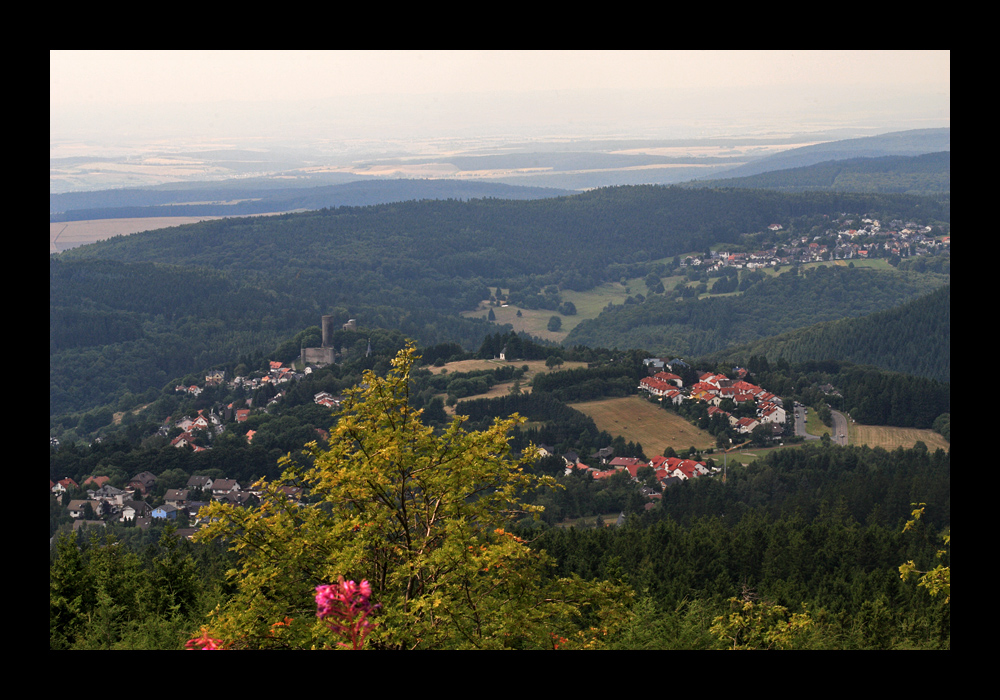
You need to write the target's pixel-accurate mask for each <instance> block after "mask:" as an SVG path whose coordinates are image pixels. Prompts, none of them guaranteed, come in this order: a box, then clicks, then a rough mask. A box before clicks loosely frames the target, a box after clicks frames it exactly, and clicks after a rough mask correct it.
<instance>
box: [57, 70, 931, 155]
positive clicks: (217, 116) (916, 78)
mask: <svg viewBox="0 0 1000 700" xmlns="http://www.w3.org/2000/svg"><path fill="white" fill-rule="evenodd" d="M950 73H951V58H950V52H949V51H52V52H50V66H49V97H50V137H51V138H52V139H60V138H67V137H73V136H74V135H75V136H80V135H81V134H85V133H98V132H100V131H101V130H102V128H103V129H105V130H106V132H107V135H111V134H114V133H123V131H122V130H123V129H124V130H125V131H128V132H135V133H137V132H138V131H139V130H140V129H145V131H146V132H148V133H146V134H145V135H146V136H152V135H154V134H155V132H156V130H157V129H161V130H164V135H165V136H166V137H170V136H181V135H183V136H185V137H197V136H198V135H209V134H211V135H214V136H219V135H221V134H224V133H225V132H226V130H227V129H230V130H232V131H233V132H234V134H235V133H236V132H240V133H241V134H252V133H255V132H259V133H261V134H273V133H277V132H278V131H280V130H281V129H288V130H298V131H301V132H303V133H306V132H308V131H309V129H319V130H320V131H323V130H325V132H324V133H325V135H326V136H330V135H331V133H339V132H340V131H341V130H342V131H343V132H344V134H345V136H352V137H357V136H360V135H365V136H377V135H379V134H382V135H384V136H386V137H392V136H394V135H396V134H394V133H392V132H394V131H397V132H398V133H399V134H403V133H408V132H409V131H412V130H416V129H419V130H423V131H427V132H428V133H430V132H431V131H434V130H437V131H439V132H440V135H447V134H448V133H449V130H450V129H457V130H463V129H464V130H470V129H473V128H474V127H478V128H479V129H480V130H481V131H482V132H483V133H484V134H485V133H486V132H488V131H489V130H490V129H505V128H506V129H513V130H526V131H530V130H531V129H532V128H534V129H537V130H540V131H552V129H557V130H558V129H559V128H561V127H563V126H564V127H565V128H566V129H567V130H569V131H573V130H574V129H577V130H581V131H587V130H589V131H592V132H599V131H601V130H605V131H606V130H608V129H611V130H615V127H616V126H617V127H620V128H619V130H623V131H627V130H628V129H629V128H653V127H655V126H656V123H657V120H658V117H659V116H661V115H662V116H663V123H664V124H665V123H667V122H671V120H672V122H674V123H677V124H680V123H681V122H682V121H684V120H688V121H689V122H695V121H698V120H705V119H708V120H710V121H711V120H717V121H718V123H720V124H721V123H723V122H724V121H725V120H726V119H734V118H737V116H738V115H737V114H736V113H737V112H740V111H744V112H745V113H746V114H749V115H757V117H758V118H762V117H766V115H767V113H768V112H769V111H771V110H773V111H774V112H775V115H776V118H777V115H778V114H784V115H785V116H786V117H787V116H788V115H790V114H794V115H802V117H801V118H803V119H806V120H810V119H813V120H819V121H816V123H817V124H818V123H820V121H822V120H823V119H825V118H829V117H831V116H832V115H833V113H834V112H836V114H837V115H838V116H836V118H835V119H840V118H841V117H840V116H839V115H840V114H844V115H847V116H845V117H844V118H846V119H850V118H854V119H856V120H860V121H863V120H864V119H876V118H877V119H881V120H884V121H885V122H886V124H890V123H891V122H892V119H893V118H895V117H893V116H892V115H894V114H898V115H899V118H900V119H905V118H907V114H909V115H910V116H911V118H912V114H913V109H914V106H915V105H917V106H920V109H921V115H920V116H919V117H917V119H923V120H928V119H929V120H932V121H937V122H940V121H941V120H944V121H945V123H943V124H942V123H933V124H931V123H928V124H926V125H927V126H943V125H948V124H947V120H948V119H949V118H950V99H951V78H950ZM624 95H630V97H623V96H624ZM238 103H242V105H243V107H242V108H241V107H239V106H238ZM249 104H252V105H253V107H252V108H248V107H247V105H249ZM310 110H312V112H311V111H310ZM851 115H853V116H851ZM865 115H869V116H865ZM871 115H878V116H877V117H876V116H871ZM796 118H799V117H798V116H796ZM633 122H634V126H630V125H631V124H632V123H633ZM640 125H646V126H640ZM917 126H920V124H913V123H910V124H909V125H903V127H902V128H916V127H917Z"/></svg>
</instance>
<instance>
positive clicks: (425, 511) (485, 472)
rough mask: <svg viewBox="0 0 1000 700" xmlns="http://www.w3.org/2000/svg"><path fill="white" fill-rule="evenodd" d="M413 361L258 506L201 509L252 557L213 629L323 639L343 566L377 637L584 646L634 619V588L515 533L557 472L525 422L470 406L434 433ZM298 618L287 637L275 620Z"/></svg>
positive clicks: (264, 486) (289, 469) (369, 391)
mask: <svg viewBox="0 0 1000 700" xmlns="http://www.w3.org/2000/svg"><path fill="white" fill-rule="evenodd" d="M414 360H415V352H414V350H413V348H412V347H410V348H409V349H407V350H405V351H403V352H401V353H400V354H399V355H398V356H397V357H396V359H395V360H393V363H392V365H393V367H392V370H391V372H390V373H389V375H388V376H387V377H385V378H384V379H383V378H380V377H379V376H377V375H375V374H374V373H371V372H368V373H366V374H365V384H364V388H359V389H355V390H351V391H349V392H348V402H347V405H346V408H345V409H344V411H343V412H342V413H341V415H340V416H339V420H338V422H337V426H336V428H335V430H334V432H333V434H332V435H331V439H330V441H329V443H328V444H327V445H325V446H324V447H320V446H319V445H317V444H315V443H313V445H312V446H311V447H312V453H313V455H312V457H313V464H312V466H311V467H300V466H297V465H294V464H292V463H290V462H289V461H287V460H285V466H286V471H285V473H284V475H283V477H282V479H281V480H279V481H276V482H271V483H263V482H262V483H259V484H258V485H257V487H258V488H260V489H261V490H262V494H263V495H262V502H261V505H260V507H259V509H257V510H253V511H248V510H245V509H240V508H234V507H230V506H226V505H222V504H212V505H210V506H208V507H206V509H204V510H203V513H202V514H203V515H206V516H208V517H211V518H214V519H215V520H214V522H212V523H211V524H210V525H209V526H207V527H206V528H205V529H204V530H203V531H202V532H201V533H200V534H199V538H200V539H206V538H216V537H223V538H225V539H226V541H227V542H228V543H229V545H230V547H231V548H232V549H233V551H235V552H236V553H238V554H239V556H240V566H239V567H238V569H236V570H234V571H233V572H232V575H233V577H234V580H235V581H236V582H237V593H236V595H235V596H234V597H233V598H232V599H230V600H229V601H228V602H227V603H226V605H225V606H223V607H222V608H221V609H220V610H219V611H218V612H217V613H216V615H215V616H214V618H213V620H212V624H211V628H212V630H213V631H214V635H213V636H216V637H221V638H223V639H226V640H229V641H231V643H232V644H233V645H234V646H236V647H240V648H243V647H246V648H259V647H268V646H292V647H309V646H322V645H324V644H325V643H327V641H328V638H327V637H326V636H325V634H324V629H323V626H322V625H321V624H319V623H318V622H317V621H316V620H315V618H314V616H310V614H309V610H310V608H311V605H310V603H311V595H312V592H313V591H314V589H315V587H316V586H317V585H320V584H323V583H325V582H328V581H334V580H336V579H337V577H338V576H340V575H343V576H345V577H350V578H352V579H354V580H361V579H366V580H368V581H369V582H371V585H372V589H373V595H372V600H373V601H375V602H376V603H378V604H379V605H380V606H381V607H380V608H379V610H378V612H377V613H376V614H375V615H374V616H373V617H372V618H371V620H372V621H373V622H375V623H376V624H377V627H376V629H375V631H374V632H373V633H372V635H371V637H369V641H368V644H369V646H370V647H371V646H374V647H376V648H491V647H507V648H511V647H513V648H539V647H545V646H547V645H548V643H549V639H550V634H552V633H554V634H557V635H560V636H562V637H565V638H567V639H574V640H576V642H577V643H578V644H580V645H586V644H593V643H596V641H597V640H598V639H599V638H600V637H601V636H603V633H604V632H605V631H606V630H607V629H608V628H609V626H614V625H615V624H617V622H618V620H619V619H621V618H622V611H621V610H620V609H619V602H618V599H617V598H616V596H623V595H626V593H625V591H622V590H620V589H619V588H618V587H616V586H614V585H611V584H607V583H586V582H584V581H582V580H580V579H579V578H574V577H570V578H564V579H559V580H554V581H552V580H547V579H546V570H547V558H546V557H545V556H543V555H541V554H540V553H538V552H536V551H534V550H531V549H529V548H528V547H527V546H526V545H525V543H524V542H523V541H522V540H521V539H519V538H518V537H516V536H514V535H513V534H511V533H510V532H508V531H507V530H506V529H505V528H506V527H509V526H510V523H511V522H512V521H513V520H514V519H520V518H523V517H524V516H525V515H530V514H531V513H533V512H537V511H539V510H540V509H539V508H538V507H537V506H531V505H528V504H526V503H525V502H524V501H523V500H522V494H524V493H525V492H526V490H527V489H530V488H534V487H536V486H537V485H539V484H545V483H549V482H551V479H549V478H546V477H533V476H529V475H528V474H527V473H526V472H524V470H523V469H522V466H521V464H520V463H518V462H513V461H510V460H509V458H508V453H509V447H508V443H507V433H508V432H509V431H510V430H511V429H512V428H513V427H514V426H515V425H516V424H517V423H518V422H519V419H518V418H517V417H514V418H512V419H510V420H498V421H496V422H495V423H494V424H493V425H492V426H491V427H490V428H488V429H487V430H485V431H481V432H466V431H465V430H464V429H463V426H462V422H463V421H462V419H461V418H456V419H455V420H454V421H453V422H452V423H451V425H450V426H448V427H447V428H446V429H445V430H444V432H443V433H441V434H436V433H435V431H434V430H433V429H431V428H428V427H426V426H425V425H424V424H423V423H422V422H421V420H420V418H421V412H420V411H414V410H412V409H411V408H410V407H409V405H408V401H407V396H408V391H409V374H410V371H411V369H412V367H413V363H414ZM532 456H533V455H532V454H531V453H527V454H526V455H525V459H531V458H532ZM284 484H295V485H300V486H303V487H305V488H307V490H308V492H309V493H310V494H311V496H310V503H309V504H307V505H304V506H299V505H297V504H295V503H292V502H291V501H289V500H288V498H287V496H285V494H284V492H283V491H282V490H281V488H280V487H281V486H282V485H284ZM626 597H627V595H626ZM289 617H290V618H292V620H293V621H292V622H291V624H290V625H289V627H288V628H287V629H286V630H284V631H283V635H282V637H281V640H280V643H279V642H278V641H276V640H275V639H274V636H273V635H272V633H271V624H272V623H273V622H274V621H281V620H284V619H285V618H289ZM592 628H593V629H592Z"/></svg>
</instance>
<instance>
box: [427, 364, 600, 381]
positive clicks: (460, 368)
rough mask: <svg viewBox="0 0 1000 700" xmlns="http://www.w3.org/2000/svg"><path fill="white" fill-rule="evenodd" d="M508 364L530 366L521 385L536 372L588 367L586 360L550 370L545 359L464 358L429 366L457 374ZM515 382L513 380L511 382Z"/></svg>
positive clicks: (433, 370)
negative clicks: (458, 360)
mask: <svg viewBox="0 0 1000 700" xmlns="http://www.w3.org/2000/svg"><path fill="white" fill-rule="evenodd" d="M506 365H514V367H524V366H525V365H527V366H528V371H527V372H525V373H524V376H523V377H521V386H525V385H526V384H528V383H529V382H531V380H532V379H533V378H534V376H535V375H536V374H539V373H543V374H544V373H545V372H551V371H557V372H558V371H559V370H564V369H577V368H579V367H586V366H587V363H586V362H564V363H563V364H561V365H560V366H558V367H556V368H555V369H554V370H550V369H549V368H548V367H546V366H545V360H511V361H510V362H501V361H500V360H462V361H460V362H449V363H448V364H446V365H445V366H444V367H428V368H427V369H429V370H430V371H431V374H442V373H444V372H445V371H447V372H448V374H455V373H456V372H475V371H477V370H482V369H499V368H500V367H505V366H506ZM511 383H513V382H511Z"/></svg>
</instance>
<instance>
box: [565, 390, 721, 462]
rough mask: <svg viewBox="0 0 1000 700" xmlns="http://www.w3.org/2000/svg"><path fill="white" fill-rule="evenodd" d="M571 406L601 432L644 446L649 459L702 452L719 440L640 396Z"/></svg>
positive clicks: (600, 400)
mask: <svg viewBox="0 0 1000 700" xmlns="http://www.w3.org/2000/svg"><path fill="white" fill-rule="evenodd" d="M570 405H571V406H572V407H573V408H575V409H576V410H578V411H580V412H582V413H585V414H587V415H588V416H590V417H591V418H593V419H594V423H596V424H597V428H598V430H606V431H608V432H609V433H610V434H611V435H621V436H622V437H623V438H625V441H626V442H638V443H640V444H641V445H642V449H643V452H645V453H646V456H647V457H652V456H653V455H658V454H663V451H664V450H665V449H666V448H667V447H673V448H674V449H675V450H678V451H680V450H686V449H687V448H688V447H691V446H694V447H697V448H698V449H705V448H708V447H714V446H715V438H714V437H712V436H711V435H709V434H708V433H706V432H705V431H703V430H699V429H698V428H696V427H694V426H693V425H691V424H690V423H688V422H687V421H686V420H684V419H683V418H681V417H680V416H678V415H677V414H676V413H673V412H671V411H664V410H663V409H662V408H660V407H659V406H658V405H655V404H652V403H649V402H648V401H647V400H646V399H643V398H640V397H638V396H626V397H624V398H617V399H599V400H597V401H587V402H585V403H575V404H570Z"/></svg>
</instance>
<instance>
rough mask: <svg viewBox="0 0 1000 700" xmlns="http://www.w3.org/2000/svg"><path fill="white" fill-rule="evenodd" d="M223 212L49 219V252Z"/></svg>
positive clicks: (202, 219) (205, 217)
mask: <svg viewBox="0 0 1000 700" xmlns="http://www.w3.org/2000/svg"><path fill="white" fill-rule="evenodd" d="M221 218H222V217H221V216H160V217H151V218H135V219H93V220H89V221H64V222H59V223H49V253H50V254H51V253H61V252H63V251H64V250H69V249H70V248H76V247H77V246H81V245H87V244H88V243H95V242H97V241H103V240H104V239H106V238H111V237H112V236H121V235H126V234H130V233H139V232H140V231H153V230H155V229H161V228H168V227H170V226H181V225H183V224H193V223H197V222H199V221H205V220H208V219H221Z"/></svg>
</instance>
